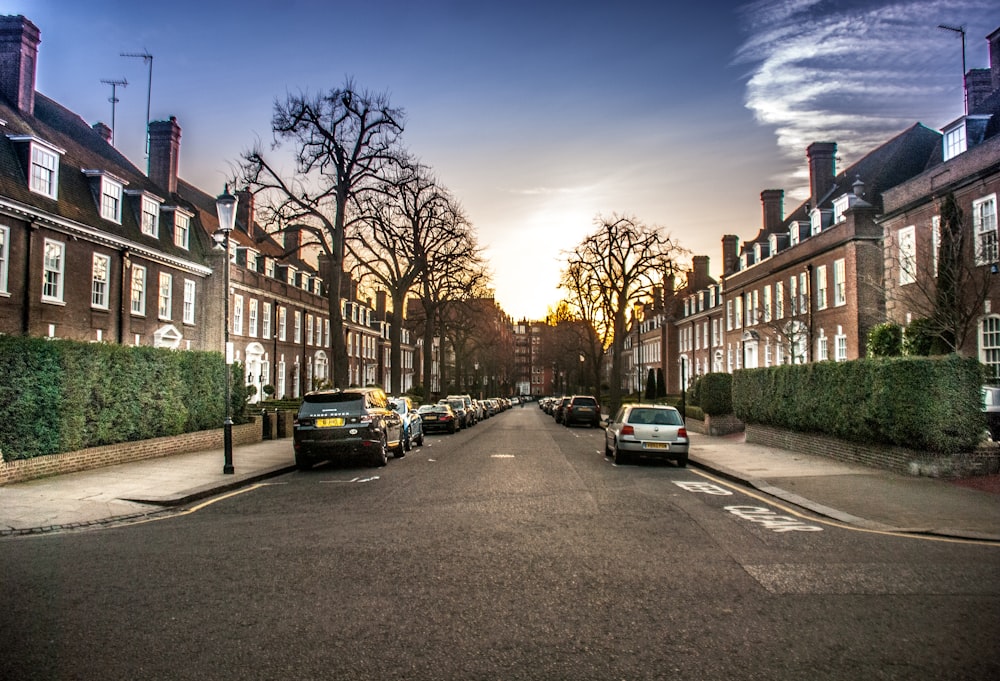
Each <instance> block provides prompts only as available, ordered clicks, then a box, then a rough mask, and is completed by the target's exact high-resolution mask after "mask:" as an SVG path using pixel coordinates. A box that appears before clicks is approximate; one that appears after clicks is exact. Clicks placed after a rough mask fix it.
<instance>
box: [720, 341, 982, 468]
mask: <svg viewBox="0 0 1000 681" xmlns="http://www.w3.org/2000/svg"><path fill="white" fill-rule="evenodd" d="M982 382H983V367H982V365H981V364H980V363H979V362H978V361H977V360H975V359H963V358H960V357H958V356H956V355H951V356H948V357H943V358H925V357H902V358H871V359H859V360H855V361H852V362H819V363H815V364H802V365H795V366H789V365H785V366H777V367H770V368H766V369H743V370H740V371H737V372H736V373H735V374H734V375H733V408H734V412H735V413H736V416H737V418H739V419H740V420H742V421H743V422H745V423H758V424H763V425H770V426H774V427H778V428H787V429H789V430H795V431H800V432H811V433H822V434H825V435H830V436H833V437H838V438H841V439H844V440H849V441H852V442H868V443H872V442H875V443H883V444H890V445H899V446H903V447H909V448H911V449H926V450H929V451H932V452H936V453H941V454H950V453H955V452H960V451H967V450H970V449H973V448H975V446H976V445H977V444H978V442H979V439H980V437H981V435H982V431H983V416H982V411H981V409H982V407H981V404H980V401H981V396H980V389H981V386H982Z"/></svg>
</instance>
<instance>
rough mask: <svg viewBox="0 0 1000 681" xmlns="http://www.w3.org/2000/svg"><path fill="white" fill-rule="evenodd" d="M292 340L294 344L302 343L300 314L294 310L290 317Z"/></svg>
mask: <svg viewBox="0 0 1000 681" xmlns="http://www.w3.org/2000/svg"><path fill="white" fill-rule="evenodd" d="M292 334H293V335H292V340H293V342H295V343H301V342H302V312H301V311H300V310H296V311H295V314H294V315H292Z"/></svg>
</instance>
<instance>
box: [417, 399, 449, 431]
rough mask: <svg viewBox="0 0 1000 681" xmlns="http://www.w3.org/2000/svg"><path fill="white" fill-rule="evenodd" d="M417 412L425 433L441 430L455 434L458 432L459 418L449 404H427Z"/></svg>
mask: <svg viewBox="0 0 1000 681" xmlns="http://www.w3.org/2000/svg"><path fill="white" fill-rule="evenodd" d="M417 411H418V413H419V414H420V418H421V420H422V421H423V425H424V432H425V433H432V432H434V431H439V430H440V431H444V432H446V433H454V432H455V431H456V430H458V418H457V417H456V416H455V412H453V411H452V410H451V407H450V406H448V405H447V404H425V405H423V406H422V407H420V409H418V410H417Z"/></svg>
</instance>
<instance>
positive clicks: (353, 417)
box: [292, 388, 405, 469]
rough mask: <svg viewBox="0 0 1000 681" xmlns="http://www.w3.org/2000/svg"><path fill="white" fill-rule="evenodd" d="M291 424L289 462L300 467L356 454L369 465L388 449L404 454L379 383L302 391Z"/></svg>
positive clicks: (380, 462) (396, 420)
mask: <svg viewBox="0 0 1000 681" xmlns="http://www.w3.org/2000/svg"><path fill="white" fill-rule="evenodd" d="M292 428H293V432H292V446H293V449H294V451H295V465H296V466H297V467H298V468H300V469H306V468H310V467H312V466H313V464H315V463H317V462H318V461H327V460H331V459H334V458H338V457H344V456H357V455H360V456H362V457H363V458H365V459H366V460H367V461H368V463H369V464H370V465H372V466H384V465H385V464H386V463H387V462H388V458H389V456H388V455H389V451H390V450H392V453H393V455H394V456H396V457H400V456H403V455H404V454H405V452H404V450H403V420H402V419H401V418H400V416H399V414H397V413H396V412H395V411H393V410H392V409H390V407H389V399H388V398H387V397H386V396H385V393H384V392H382V390H381V389H379V388H352V389H350V390H317V391H314V392H310V393H306V395H305V396H304V397H303V399H302V406H300V407H299V411H298V414H296V416H295V421H294V422H293V425H292Z"/></svg>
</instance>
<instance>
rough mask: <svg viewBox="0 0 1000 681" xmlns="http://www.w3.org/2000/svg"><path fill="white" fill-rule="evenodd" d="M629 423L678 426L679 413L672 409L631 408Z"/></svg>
mask: <svg viewBox="0 0 1000 681" xmlns="http://www.w3.org/2000/svg"><path fill="white" fill-rule="evenodd" d="M628 422H629V423H634V424H637V425H657V426H680V425H683V424H682V423H681V415H680V414H679V413H678V412H676V411H674V410H673V409H641V408H640V409H633V410H632V413H631V414H629V417H628Z"/></svg>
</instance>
